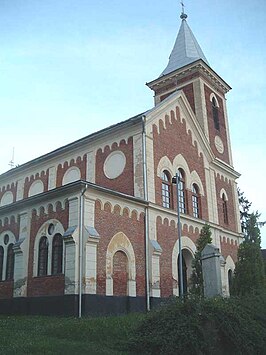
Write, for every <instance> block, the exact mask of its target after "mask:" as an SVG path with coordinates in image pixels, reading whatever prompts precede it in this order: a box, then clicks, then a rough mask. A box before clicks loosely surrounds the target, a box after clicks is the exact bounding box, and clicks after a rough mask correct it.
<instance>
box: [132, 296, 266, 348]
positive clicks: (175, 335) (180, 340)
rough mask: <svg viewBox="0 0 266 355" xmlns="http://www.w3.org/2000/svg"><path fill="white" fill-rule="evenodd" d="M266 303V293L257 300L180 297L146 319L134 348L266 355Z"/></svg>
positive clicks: (257, 297)
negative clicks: (184, 298)
mask: <svg viewBox="0 0 266 355" xmlns="http://www.w3.org/2000/svg"><path fill="white" fill-rule="evenodd" d="M265 303H266V295H265V294H261V295H257V296H256V298H255V299H253V302H252V301H251V299H248V298H245V299H241V300H240V299H237V298H231V299H222V298H216V299H208V300H206V299H205V300H204V299H196V298H193V299H187V300H185V301H184V302H181V301H179V300H176V301H174V302H172V304H170V305H168V306H165V307H162V308H161V309H159V310H157V311H153V312H151V313H150V314H149V315H148V316H147V317H146V318H145V320H144V321H143V322H142V323H141V324H140V326H139V327H138V328H137V330H136V333H135V334H134V337H133V338H132V340H131V343H130V347H131V349H132V350H134V351H135V352H140V353H142V354H145V353H146V354H186V355H188V354H196V355H198V354H200V355H202V354H204V355H205V354H206V355H208V354H210V355H212V354H218V355H219V354H234V355H236V354H265V348H266V307H265V306H266V304H265ZM254 304H255V305H254Z"/></svg>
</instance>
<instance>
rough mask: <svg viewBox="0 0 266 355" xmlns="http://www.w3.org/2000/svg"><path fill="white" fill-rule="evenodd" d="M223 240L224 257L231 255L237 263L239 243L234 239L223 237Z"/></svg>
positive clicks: (222, 252) (222, 251)
mask: <svg viewBox="0 0 266 355" xmlns="http://www.w3.org/2000/svg"><path fill="white" fill-rule="evenodd" d="M220 240H221V254H222V255H223V257H224V259H226V258H227V257H228V255H230V256H231V257H232V259H233V261H234V263H236V261H237V252H238V245H237V242H236V241H234V240H233V239H229V238H225V237H222V238H220Z"/></svg>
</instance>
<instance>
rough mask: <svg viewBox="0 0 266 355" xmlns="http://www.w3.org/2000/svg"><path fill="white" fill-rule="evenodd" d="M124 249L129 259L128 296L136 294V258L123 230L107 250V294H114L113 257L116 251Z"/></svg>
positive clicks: (116, 235) (114, 237)
mask: <svg viewBox="0 0 266 355" xmlns="http://www.w3.org/2000/svg"><path fill="white" fill-rule="evenodd" d="M118 251H122V252H123V253H125V255H126V256H127V260H128V296H132V297H135V296H136V260H135V253H134V250H133V247H132V244H131V242H130V240H129V239H128V237H127V236H126V235H125V234H124V233H123V232H118V233H116V234H115V235H114V236H113V238H112V239H111V241H110V243H109V245H108V247H107V252H106V295H107V296H113V259H114V255H115V253H116V252H118Z"/></svg>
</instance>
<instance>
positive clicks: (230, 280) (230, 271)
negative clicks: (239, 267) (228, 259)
mask: <svg viewBox="0 0 266 355" xmlns="http://www.w3.org/2000/svg"><path fill="white" fill-rule="evenodd" d="M232 282H233V271H232V270H231V269H229V270H228V287H229V295H230V293H231V290H232Z"/></svg>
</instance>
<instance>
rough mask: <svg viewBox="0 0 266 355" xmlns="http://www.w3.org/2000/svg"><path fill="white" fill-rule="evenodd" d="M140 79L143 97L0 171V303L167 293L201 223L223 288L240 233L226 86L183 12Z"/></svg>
mask: <svg viewBox="0 0 266 355" xmlns="http://www.w3.org/2000/svg"><path fill="white" fill-rule="evenodd" d="M147 86H148V87H149V88H150V89H151V90H152V91H153V94H154V107H153V108H151V109H149V110H148V111H146V112H144V113H141V114H139V115H137V116H134V117H132V118H129V119H127V120H125V121H123V122H120V123H118V124H116V125H113V126H110V127H107V128H105V129H103V130H101V131H98V132H95V133H93V134H90V135H88V136H86V137H84V138H81V139H79V140H77V141H75V142H73V143H70V144H68V145H66V146H63V147H60V148H58V149H57V150H54V151H52V152H50V153H47V154H45V155H43V156H41V157H39V158H36V159H34V160H32V161H29V162H27V163H25V164H23V165H21V166H18V167H16V168H13V169H11V170H9V171H7V172H5V173H4V174H2V175H1V176H0V313H9V314H11V313H18V314H63V315H80V316H81V315H89V314H110V313H113V314H118V313H124V312H133V311H139V310H143V311H144V310H146V309H148V310H149V309H150V308H151V307H153V306H154V305H156V304H157V303H159V302H161V301H162V300H165V299H168V298H169V297H173V296H178V295H179V292H180V286H181V285H180V277H179V265H178V259H179V253H180V250H179V245H180V244H181V245H182V259H183V285H182V286H183V287H182V288H183V289H184V292H188V291H189V288H190V276H191V272H192V260H193V256H194V253H195V251H196V245H195V243H196V240H197V238H198V237H199V234H200V230H201V228H202V227H203V226H204V224H205V223H208V224H209V225H210V226H211V231H212V239H213V244H214V245H215V246H216V247H217V248H219V251H220V253H221V255H222V258H221V278H222V291H223V294H224V296H228V295H229V292H230V291H229V280H230V277H231V275H232V272H233V270H234V266H235V262H236V257H237V250H238V246H239V243H240V242H241V240H242V237H241V228H240V221H239V208H238V197H237V185H236V179H237V178H238V177H239V174H238V173H237V172H236V171H235V170H234V167H233V162H232V152H231V145H230V135H229V127H228V117H227V110H226V97H225V95H226V93H227V92H228V91H229V90H230V89H231V88H230V86H229V85H228V84H227V83H226V82H225V81H224V80H223V79H222V78H221V77H220V76H219V75H218V74H217V73H216V72H215V71H214V70H213V69H212V68H211V67H210V65H209V63H208V61H207V59H206V57H205V55H204V53H203V51H202V49H201V48H200V46H199V44H198V42H197V40H196V38H195V36H194V35H193V33H192V31H191V29H190V27H189V25H188V23H187V15H186V14H185V13H184V12H182V14H181V25H180V29H179V32H178V35H177V38H176V42H175V44H174V47H173V50H172V52H171V55H170V57H169V63H168V65H167V66H166V68H165V69H164V70H163V72H162V73H161V74H160V75H159V76H158V77H157V78H156V79H155V80H153V81H151V82H149V83H147ZM175 176H177V177H178V181H179V183H178V187H179V188H178V189H177V187H176V184H173V182H172V178H173V177H175ZM177 202H179V203H177ZM177 205H178V207H179V208H178V207H177ZM177 211H178V213H177ZM178 215H179V217H180V222H181V243H179V235H180V233H179V232H178Z"/></svg>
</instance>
